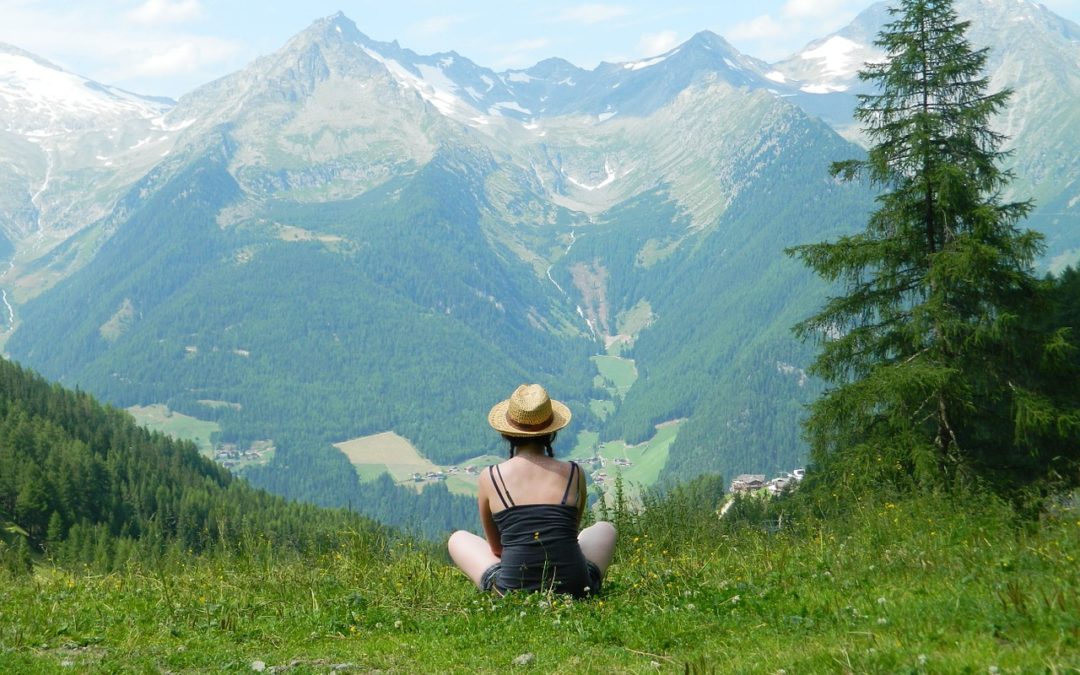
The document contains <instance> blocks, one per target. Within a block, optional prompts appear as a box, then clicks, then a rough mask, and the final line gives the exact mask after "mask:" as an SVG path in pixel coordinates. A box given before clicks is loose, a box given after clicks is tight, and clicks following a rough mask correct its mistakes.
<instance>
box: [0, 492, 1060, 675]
mask: <svg viewBox="0 0 1080 675" xmlns="http://www.w3.org/2000/svg"><path fill="white" fill-rule="evenodd" d="M687 494H689V493H687V492H678V491H677V492H676V493H673V495H672V496H670V497H668V498H667V499H666V500H665V501H663V502H654V503H651V504H650V505H648V506H647V508H646V510H645V511H643V512H637V513H633V512H625V511H624V512H616V513H615V514H614V516H615V519H616V522H617V523H618V524H619V527H620V530H621V533H622V536H621V540H620V543H619V546H618V549H617V551H616V559H615V561H614V563H613V565H612V567H611V568H610V570H609V574H608V576H607V578H606V579H605V584H604V591H603V594H602V595H601V596H600V597H599V598H595V599H591V600H585V601H571V600H569V599H567V598H563V597H559V596H554V595H550V594H542V593H541V594H532V595H527V594H511V595H509V596H507V597H505V598H499V597H496V596H493V595H487V594H483V593H480V592H478V591H476V590H475V589H474V588H473V586H472V585H471V583H470V582H469V581H468V580H467V579H465V577H464V576H463V575H462V574H461V573H460V572H458V571H457V570H456V569H455V568H453V567H452V566H451V565H450V564H449V563H448V561H447V560H446V557H445V553H444V552H443V549H442V547H441V545H432V546H427V545H423V544H418V543H415V542H411V541H409V540H405V539H393V538H387V539H380V538H372V537H371V536H361V535H358V534H350V533H349V532H342V533H340V536H339V537H338V540H337V541H336V542H335V543H332V544H329V545H327V547H326V548H325V550H323V551H321V552H319V553H312V554H307V555H301V554H297V553H295V552H291V551H289V550H287V549H284V548H279V547H275V546H271V545H270V544H269V542H265V541H259V540H257V539H255V540H251V541H242V542H235V544H236V550H235V552H232V553H217V554H205V555H202V556H190V555H187V554H184V553H183V552H180V551H172V552H169V553H167V554H166V555H165V556H164V557H163V558H162V559H161V560H159V561H158V562H156V563H154V564H150V563H147V564H139V563H135V562H129V563H127V564H125V565H123V566H121V567H120V568H118V569H111V570H108V569H102V570H97V569H91V568H85V567H80V568H71V569H65V568H61V567H56V566H53V565H51V564H49V562H48V561H47V560H44V561H41V562H40V563H38V564H37V565H35V567H34V570H33V572H32V574H29V575H16V576H12V575H11V574H10V573H9V572H7V571H6V570H0V581H2V583H3V588H4V593H3V594H2V596H0V672H12V673H53V672H176V673H184V672H236V673H243V672H252V671H253V670H255V671H258V670H265V671H266V672H274V673H330V672H337V673H349V672H355V673H361V672H373V671H378V672H383V673H417V672H455V673H478V672H479V673H496V672H518V671H520V672H537V673H570V672H573V673H654V672H688V673H779V672H784V673H918V674H921V673H993V674H1002V673H1032V672H1040V673H1069V672H1077V669H1080V573H1078V569H1080V565H1078V560H1080V512H1078V511H1077V509H1076V507H1075V505H1067V506H1065V507H1063V508H1061V509H1058V510H1056V511H1054V512H1051V513H1047V514H1045V515H1044V517H1043V518H1041V519H1039V520H1037V521H1025V520H1020V519H1018V518H1017V517H1016V515H1015V514H1014V513H1013V512H1012V511H1011V510H1010V509H1009V507H1008V506H1007V505H1004V504H1002V503H999V502H996V501H994V500H993V499H992V498H986V499H982V500H977V501H974V502H973V501H959V502H957V501H953V500H949V499H946V498H942V497H933V496H929V497H923V498H918V499H911V498H908V499H906V500H900V499H895V498H894V499H895V501H890V500H889V499H888V498H884V497H883V498H882V499H881V500H880V501H876V502H874V503H867V502H865V501H864V502H861V503H859V504H858V505H857V506H855V507H854V508H853V509H852V510H851V511H850V512H849V513H848V514H847V515H846V516H844V517H842V518H838V519H835V520H833V521H829V522H821V521H808V522H805V523H798V524H793V525H791V526H787V527H785V528H783V529H781V530H780V531H773V532H770V531H767V528H762V527H760V526H759V524H758V523H756V522H755V521H754V519H753V518H750V519H744V520H740V519H739V517H738V514H739V511H740V509H739V508H736V509H734V510H733V511H734V512H735V514H736V516H737V517H735V518H734V519H730V520H729V519H725V520H724V521H720V520H718V519H717V518H716V515H715V512H714V511H713V509H712V508H711V507H710V506H709V505H707V504H702V503H699V502H697V501H696V500H694V499H692V498H688V497H686V495H687ZM750 510H751V511H752V509H750Z"/></svg>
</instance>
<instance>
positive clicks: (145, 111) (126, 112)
mask: <svg viewBox="0 0 1080 675" xmlns="http://www.w3.org/2000/svg"><path fill="white" fill-rule="evenodd" d="M0 102H2V103H5V104H7V106H10V110H11V113H12V114H10V115H4V116H3V117H4V118H5V122H6V124H5V125H4V126H5V129H6V130H7V131H10V132H16V133H28V132H31V131H41V130H43V129H48V128H56V127H59V128H63V129H67V128H68V127H69V126H70V125H71V124H72V123H74V120H75V119H78V120H86V119H92V118H95V117H100V116H102V115H116V114H119V115H122V116H124V117H128V116H132V115H134V116H137V117H142V118H144V119H155V118H160V117H161V115H162V113H163V112H164V111H166V110H167V109H168V108H169V107H170V105H169V104H168V103H166V102H154V101H151V100H149V99H145V98H142V97H139V96H136V95H134V94H130V93H128V92H125V91H123V90H121V89H114V88H112V87H106V86H104V85H100V84H97V83H96V82H93V81H91V80H88V79H86V78H84V77H79V76H78V75H74V74H72V73H68V72H66V71H64V70H61V69H59V68H56V67H55V66H49V65H47V64H45V63H44V62H41V61H38V60H37V59H35V58H31V57H30V56H29V55H24V54H21V53H18V52H8V51H0ZM7 106H5V107H7ZM65 118H67V119H65ZM31 120H33V121H32V122H31ZM80 126H81V125H80Z"/></svg>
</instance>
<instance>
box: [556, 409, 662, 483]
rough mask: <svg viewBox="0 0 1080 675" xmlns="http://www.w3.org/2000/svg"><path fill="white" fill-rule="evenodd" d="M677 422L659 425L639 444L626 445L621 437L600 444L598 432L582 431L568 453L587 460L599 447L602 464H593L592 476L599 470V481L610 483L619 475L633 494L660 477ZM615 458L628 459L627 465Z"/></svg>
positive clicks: (594, 476) (595, 479)
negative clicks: (594, 465)
mask: <svg viewBox="0 0 1080 675" xmlns="http://www.w3.org/2000/svg"><path fill="white" fill-rule="evenodd" d="M679 423H680V422H669V423H667V424H663V425H660V426H659V428H657V430H656V435H654V436H653V437H652V438H650V439H649V440H648V441H646V442H644V443H640V444H638V445H627V444H626V443H624V442H623V441H609V442H607V443H603V444H600V442H599V441H600V437H599V434H595V433H591V432H582V433H580V434H579V435H578V442H577V445H576V446H575V447H574V450H573V451H572V452H571V453H570V459H575V460H586V459H589V458H592V457H593V456H595V455H596V454H597V450H599V455H600V456H601V457H602V458H603V459H604V464H603V467H594V468H593V469H591V470H590V471H589V473H590V474H592V476H593V480H594V481H597V480H598V479H599V474H600V473H601V472H602V473H603V474H605V475H604V477H603V480H602V481H600V482H601V483H603V484H606V485H608V486H610V485H611V484H612V482H613V481H614V480H615V477H616V476H617V475H621V476H622V479H623V482H624V485H625V487H626V489H627V491H628V493H629V494H631V495H635V496H636V495H638V494H640V492H641V491H642V490H643V489H645V488H649V487H651V486H653V485H655V484H656V481H657V480H658V479H659V477H660V472H661V471H662V470H663V468H664V465H665V464H667V459H668V451H669V449H670V448H671V444H672V442H674V440H675V437H676V435H678V433H679ZM598 445H599V447H598ZM616 459H624V460H628V461H629V462H630V466H619V465H616V464H615V461H614V460H616Z"/></svg>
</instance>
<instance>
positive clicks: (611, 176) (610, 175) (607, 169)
mask: <svg viewBox="0 0 1080 675" xmlns="http://www.w3.org/2000/svg"><path fill="white" fill-rule="evenodd" d="M604 173H606V174H607V177H606V178H604V180H602V181H600V182H599V183H597V184H596V185H589V184H587V183H583V182H581V181H579V180H577V179H575V178H574V177H573V176H571V175H570V174H568V173H566V172H563V175H564V176H566V180H568V181H570V182H571V183H573V184H574V185H576V186H577V187H579V188H581V189H582V190H586V191H588V192H592V191H594V190H600V189H603V188H606V187H607V186H609V185H611V184H612V183H614V182H615V169H614V168H612V166H611V163H610V162H608V161H607V160H604ZM627 173H630V172H629V171H627ZM624 175H625V174H624Z"/></svg>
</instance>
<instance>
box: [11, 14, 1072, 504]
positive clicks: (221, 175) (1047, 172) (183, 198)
mask: <svg viewBox="0 0 1080 675" xmlns="http://www.w3.org/2000/svg"><path fill="white" fill-rule="evenodd" d="M958 7H959V9H960V10H961V13H962V14H964V15H965V16H966V15H967V14H970V16H971V18H972V20H973V29H972V36H973V39H975V40H976V41H982V40H985V43H986V44H988V45H989V46H990V47H991V48H992V52H991V55H992V56H991V61H990V69H991V72H990V73H989V76H990V78H991V82H992V83H993V86H994V87H1011V88H1013V89H1014V90H1015V94H1014V99H1013V106H1012V108H1010V112H1009V113H1008V114H1007V115H1005V116H1003V119H1002V124H1003V125H1004V129H1003V131H1004V132H1005V133H1007V134H1009V135H1010V136H1011V137H1012V146H1011V147H1013V148H1014V151H1015V154H1014V155H1013V159H1012V161H1013V162H1014V167H1015V171H1016V173H1017V181H1016V182H1015V183H1014V184H1013V188H1014V189H1015V190H1016V192H1017V193H1019V194H1021V195H1029V196H1032V197H1034V198H1035V199H1036V200H1037V209H1036V211H1035V213H1034V215H1033V217H1032V218H1031V221H1030V225H1031V226H1032V227H1034V228H1036V229H1039V230H1042V231H1044V232H1046V234H1047V243H1048V248H1047V252H1046V259H1045V261H1044V263H1045V264H1046V265H1047V267H1048V268H1051V269H1059V268H1062V267H1064V266H1065V265H1067V264H1070V263H1073V262H1075V260H1076V259H1077V258H1080V230H1077V228H1076V227H1075V224H1076V222H1077V219H1078V217H1080V164H1078V161H1080V160H1077V157H1078V156H1080V154H1078V152H1077V151H1078V150H1080V148H1078V147H1077V141H1076V139H1077V138H1080V108H1077V106H1076V105H1075V101H1076V100H1078V98H1080V27H1077V26H1076V25H1075V24H1071V23H1070V22H1067V21H1064V20H1062V19H1059V18H1057V17H1054V16H1053V15H1052V14H1050V13H1049V12H1048V11H1047V10H1045V9H1044V8H1042V9H1040V8H1039V7H1038V6H1035V5H1032V4H1030V3H1016V2H1005V1H1004V0H995V1H994V2H974V1H971V2H961V3H958ZM884 19H885V13H884V11H883V8H882V7H881V6H879V5H875V6H874V7H872V8H870V9H869V10H867V12H865V13H864V14H863V15H861V16H860V17H859V19H857V20H856V22H854V23H853V24H852V25H851V26H850V27H849V28H848V29H845V30H844V31H841V32H840V33H838V34H837V35H834V36H829V37H827V38H824V39H823V40H822V41H820V42H819V43H813V44H811V45H809V46H808V47H807V49H806V50H804V51H803V52H801V53H799V54H796V55H793V56H792V57H791V58H789V59H787V60H785V61H782V62H779V63H776V64H768V63H765V62H762V61H760V60H757V59H754V58H752V57H750V56H747V55H743V54H740V53H739V52H738V51H737V50H735V49H734V47H732V46H731V45H730V44H728V43H727V42H726V41H725V40H724V39H723V38H721V37H720V36H717V35H715V34H712V33H708V32H703V33H699V34H698V35H696V36H694V37H693V38H692V39H691V40H689V41H687V42H686V43H684V44H682V45H680V46H679V47H677V48H675V49H673V50H671V51H669V52H667V53H666V54H661V55H657V56H656V57H654V58H650V59H646V60H642V61H636V62H629V63H617V64H609V63H604V64H601V65H600V66H598V67H597V68H596V69H594V70H584V69H581V68H578V67H576V66H574V65H572V64H570V63H568V62H566V61H562V60H559V59H548V60H545V61H542V62H540V63H538V64H537V65H535V66H533V67H532V68H528V69H524V70H512V71H506V72H502V73H497V72H495V71H492V70H490V69H488V68H484V67H482V66H479V65H477V64H475V63H473V62H471V61H470V60H468V59H467V58H465V57H464V56H462V55H460V54H457V53H454V52H449V53H443V54H434V55H428V56H425V55H418V54H416V53H414V52H412V51H410V50H408V49H406V48H402V47H401V46H399V45H398V44H397V43H396V42H394V43H385V42H379V41H376V40H372V39H371V38H369V37H367V36H366V35H364V34H363V33H361V32H360V31H359V30H358V28H357V27H356V25H354V24H353V23H352V21H350V20H349V19H348V18H347V17H345V16H344V15H341V14H338V15H335V16H332V17H328V18H325V19H321V20H319V21H316V22H315V23H314V24H313V25H312V26H310V27H309V28H308V29H306V30H304V31H302V32H301V33H299V34H297V35H296V36H295V37H294V38H293V39H292V40H290V41H289V42H288V43H287V44H286V45H285V46H283V47H282V48H281V49H280V50H279V51H277V52H275V53H273V54H269V55H267V56H264V57H261V58H259V59H257V60H256V61H254V62H253V63H251V64H250V65H249V66H248V67H247V68H245V69H244V70H242V71H239V72H237V73H234V74H232V75H229V76H227V77H225V78H222V79H220V80H217V81H215V82H211V83H209V84H207V85H204V86H203V87H200V88H199V89H197V90H195V91H193V92H191V93H189V94H187V95H185V96H183V97H181V98H180V100H178V101H175V102H173V101H164V100H157V99H147V98H142V97H138V96H136V95H133V94H129V93H127V92H121V91H119V90H114V89H111V88H108V87H106V86H105V85H99V84H97V83H93V82H90V81H86V80H84V79H81V78H77V76H74V75H71V74H67V73H64V72H63V71H60V70H59V69H56V68H55V67H53V66H51V65H49V64H48V63H47V62H44V61H42V60H40V59H38V58H37V57H34V56H32V55H29V54H26V53H25V52H21V51H19V50H16V49H9V48H6V47H5V48H3V49H2V50H0V64H2V65H3V67H4V69H2V70H0V106H6V107H0V115H3V118H4V120H5V128H4V129H3V130H2V133H0V158H2V159H4V160H5V161H4V162H3V163H0V185H4V186H5V187H6V189H5V190H4V191H3V194H4V195H5V196H4V197H0V199H3V200H5V201H3V202H0V229H2V234H3V236H4V238H5V239H4V240H3V241H0V246H2V247H0V255H3V256H4V257H5V262H7V267H8V269H7V272H6V273H5V274H4V275H3V276H2V277H0V287H2V288H3V290H4V300H5V302H6V303H9V304H8V309H9V312H8V315H7V318H8V323H7V326H6V331H5V332H4V335H3V340H4V349H5V350H6V352H7V353H8V354H10V356H11V357H12V358H14V359H16V360H18V361H19V362H21V363H22V364H24V365H25V366H28V367H32V368H34V369H36V370H38V371H39V372H41V373H42V374H44V375H45V376H46V377H48V378H51V379H54V380H56V381H59V382H61V383H63V384H64V385H66V386H72V387H73V386H78V387H80V388H83V389H85V390H87V391H90V392H93V393H94V394H95V395H97V396H100V397H102V398H103V399H104V400H107V401H109V402H111V403H112V404H114V405H117V406H122V407H131V406H146V405H151V404H159V405H166V406H168V408H169V409H171V410H174V411H177V412H178V413H182V414H186V415H190V416H192V417H194V418H197V419H199V420H206V421H211V422H213V423H216V424H217V425H218V427H219V428H220V431H219V432H217V433H216V434H215V436H214V441H215V442H216V443H218V444H223V443H227V444H232V445H236V446H238V447H248V446H250V445H251V444H269V445H272V446H273V447H274V448H275V451H274V452H273V453H272V454H270V453H268V455H267V456H268V457H270V456H272V459H269V460H268V461H267V462H266V463H265V464H263V465H260V466H253V467H250V468H248V469H245V471H244V473H245V475H247V476H248V478H249V479H250V480H251V481H252V482H253V483H255V484H256V485H260V486H265V487H268V488H270V489H272V490H274V491H277V492H279V493H283V494H285V495H287V496H291V497H297V498H302V499H306V500H310V501H315V502H316V503H320V504H328V505H358V504H364V505H366V506H370V503H371V502H372V501H375V500H377V499H389V497H387V496H386V495H389V494H395V495H398V496H397V497H394V499H398V498H400V499H401V500H405V499H406V498H409V499H423V498H424V494H427V495H428V497H427V499H429V500H430V501H431V503H432V505H443V506H442V507H441V508H444V510H445V504H446V503H447V500H449V499H450V497H451V495H449V494H448V491H446V490H445V486H431V487H428V488H425V489H424V491H423V492H422V493H421V494H420V496H419V497H416V496H415V493H413V492H412V491H409V493H408V494H407V495H404V488H401V487H400V486H399V485H395V482H394V480H391V479H388V478H382V479H378V480H371V478H372V477H371V476H370V475H366V476H359V475H358V474H357V472H356V470H355V469H354V468H353V466H352V464H350V462H349V459H348V458H347V457H346V456H345V454H344V453H342V452H341V451H339V450H338V449H336V448H335V447H334V444H341V443H344V442H346V441H349V440H350V439H356V438H361V437H368V436H373V435H376V434H383V433H387V432H393V433H395V434H397V435H399V436H400V437H403V438H404V439H407V441H408V442H409V443H411V444H412V445H413V446H415V447H416V448H417V449H418V450H419V452H420V454H421V455H422V456H423V458H424V459H425V460H427V461H430V462H433V463H434V464H437V465H443V466H450V465H454V464H457V463H459V462H463V461H464V460H467V459H469V458H473V457H477V456H491V455H501V454H503V452H504V450H503V448H502V447H501V443H500V441H499V440H498V439H497V438H492V436H494V434H492V433H491V432H490V430H489V429H488V428H487V427H486V425H485V420H484V414H485V413H486V411H487V409H488V407H490V405H491V404H492V403H493V402H495V401H497V400H499V399H501V398H504V397H505V396H506V394H507V393H508V392H509V391H511V390H512V389H513V387H514V386H516V385H517V384H518V383H520V382H529V381H539V382H542V383H544V384H545V386H547V387H548V388H549V390H550V391H551V392H552V394H553V395H554V396H555V397H556V398H560V399H562V400H565V401H566V402H567V403H568V404H569V405H570V406H571V408H572V409H573V411H574V416H575V421H574V424H573V426H572V427H571V428H570V429H568V433H567V434H566V436H567V437H565V438H563V439H561V440H560V446H559V449H560V451H562V450H564V449H565V451H566V452H570V451H571V450H572V451H574V452H575V453H580V454H581V455H582V456H584V457H588V456H590V455H591V454H593V453H600V452H601V449H602V447H604V446H605V444H607V443H613V442H620V441H621V442H624V443H625V444H629V445H636V444H640V443H644V442H646V441H649V440H650V439H653V438H654V437H655V436H656V434H657V425H663V424H665V423H670V422H673V421H676V420H678V421H680V424H678V426H677V428H675V430H674V431H672V432H671V433H672V434H673V437H672V438H669V437H667V436H665V437H664V443H667V444H668V445H666V446H665V452H667V453H668V454H667V458H666V461H664V462H662V465H663V466H662V468H659V469H658V470H657V471H656V472H655V476H656V479H657V480H665V479H685V478H689V477H692V476H695V475H697V474H700V473H706V472H721V473H723V474H724V475H734V474H737V473H744V472H747V471H754V472H760V473H775V472H779V471H783V470H788V469H790V468H793V467H795V466H798V465H799V464H800V463H801V462H803V461H805V457H806V451H805V447H804V446H803V443H802V441H801V440H800V437H799V434H800V431H799V424H798V420H799V417H800V415H801V409H802V405H803V404H804V403H806V402H808V401H809V400H811V399H812V398H813V397H814V396H815V395H816V394H817V392H818V391H819V388H820V385H819V384H817V383H815V382H814V381H813V380H808V379H807V377H806V376H805V373H804V372H803V371H802V369H803V368H804V367H805V366H806V365H807V364H808V363H809V362H810V360H811V358H812V354H813V345H809V344H802V343H799V342H798V341H797V340H796V339H795V338H794V337H793V336H792V334H791V332H790V327H791V326H792V325H793V324H794V323H796V322H797V321H799V320H800V319H802V318H804V317H805V316H806V315H807V314H808V313H809V311H810V310H811V308H813V307H815V306H817V305H818V304H820V302H821V301H822V299H823V298H824V297H825V296H826V295H827V294H828V292H829V289H828V288H826V287H825V286H824V285H823V284H822V283H820V282H819V281H817V280H816V279H815V278H813V277H812V275H811V274H810V273H809V272H808V271H807V270H806V269H805V268H803V267H802V266H801V265H800V264H798V263H797V262H796V261H794V260H791V259H789V258H788V257H786V256H785V255H784V253H783V251H784V249H785V248H786V247H789V246H793V245H795V244H799V243H805V242H809V241H816V240H821V239H825V238H830V237H835V236H837V235H838V234H841V233H845V232H849V231H852V230H853V229H855V228H858V227H860V226H861V225H862V223H863V222H864V221H865V216H866V214H867V213H868V212H869V210H870V209H871V208H872V207H873V198H874V195H873V194H872V193H871V192H870V191H869V190H868V189H866V188H864V187H859V186H851V185H845V184H840V183H838V182H836V181H834V180H833V179H831V178H830V177H829V174H828V166H829V164H830V162H832V161H837V160H842V159H846V158H849V157H854V156H858V155H859V154H860V153H861V152H862V150H861V149H860V146H859V145H858V142H860V138H859V137H858V133H857V131H853V129H852V122H851V108H852V105H853V102H854V97H853V94H855V93H858V92H859V91H860V90H859V89H858V87H859V85H858V83H857V81H856V79H855V71H856V70H857V68H858V65H859V63H861V61H862V60H864V59H867V58H873V57H874V54H875V52H874V51H873V48H872V46H870V45H869V44H868V43H869V41H871V40H872V38H873V35H874V34H875V33H876V31H877V30H878V29H880V25H881V21H883V20H884ZM1006 27H1007V28H1008V30H1006ZM1021 44H1023V45H1032V44H1037V45H1039V47H1038V48H1037V49H1033V48H1024V47H1022V46H1020V45H1021ZM1048 72H1052V73H1054V74H1055V76H1054V77H1035V76H1033V75H1032V73H1048ZM44 82H50V83H52V84H50V85H49V86H48V87H45V86H44V85H43V84H41V83H44ZM58 82H61V83H63V86H62V87H61V85H60V84H57V83H58ZM43 87H44V88H43ZM50 87H51V88H50ZM73 90H74V91H78V92H80V96H83V95H84V94H85V97H84V98H79V99H73V98H72V97H71V96H69V95H66V94H63V92H66V91H73ZM40 91H53V92H60V93H59V94H57V96H60V98H48V97H47V96H45V95H43V94H39V93H35V92H40ZM87 92H89V93H87ZM62 94H63V95H62ZM61 95H62V96H61ZM29 102H33V105H31V104H30V103H29ZM65 102H66V103H65ZM55 111H60V112H65V114H68V116H66V117H65V116H63V115H60V114H59V112H56V113H55V114H54V112H55ZM1036 112H1037V113H1038V115H1039V116H1040V118H1039V119H1040V121H1039V122H1038V123H1034V122H1032V121H1031V120H1032V119H1033V118H1034V115H1035V114H1036ZM5 242H6V243H5ZM0 314H3V312H0ZM598 356H603V357H604V358H611V359H624V360H625V362H624V363H626V364H629V363H631V361H632V365H633V368H634V371H635V373H636V378H635V379H631V380H629V382H630V384H627V385H625V386H617V383H614V382H613V381H611V380H610V379H605V377H604V376H603V373H602V372H600V371H598V367H597V359H596V357H598ZM361 477H363V478H366V479H367V480H365V481H361V480H360V478H361ZM398 482H402V481H398ZM375 485H377V486H378V487H377V488H375V487H373V486H375ZM376 489H377V490H378V492H376V491H375V490H376ZM395 489H398V490H400V491H398V492H395ZM377 495H378V496H377ZM395 503H397V502H395ZM400 503H405V502H404V501H402V502H400ZM454 504H455V505H456V506H454V507H453V508H454V509H460V512H461V513H468V512H469V511H468V509H469V508H470V507H469V502H468V500H465V499H464V498H459V501H456V502H454ZM432 508H440V507H437V506H432ZM420 511H422V509H418V512H420ZM379 515H380V517H383V518H384V519H389V518H387V517H386V514H385V513H380V514H379Z"/></svg>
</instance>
